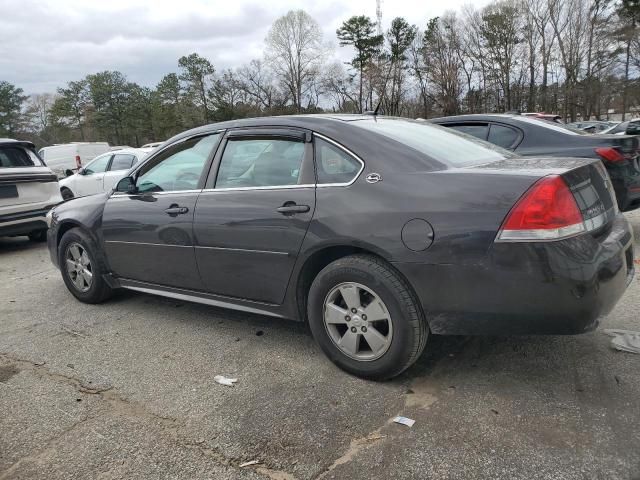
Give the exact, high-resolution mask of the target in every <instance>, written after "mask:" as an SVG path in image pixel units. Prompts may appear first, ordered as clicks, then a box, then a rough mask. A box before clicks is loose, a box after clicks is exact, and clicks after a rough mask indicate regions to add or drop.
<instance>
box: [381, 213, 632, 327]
mask: <svg viewBox="0 0 640 480" xmlns="http://www.w3.org/2000/svg"><path fill="white" fill-rule="evenodd" d="M394 265H395V266H396V268H398V269H399V270H400V271H401V272H402V273H403V274H404V275H405V276H406V277H407V278H408V280H409V281H410V282H411V284H412V285H413V287H414V289H415V290H416V293H417V294H418V297H419V298H420V301H421V303H422V306H423V309H424V311H425V314H426V316H427V320H428V322H429V326H430V328H431V331H432V332H433V333H438V334H452V335H485V334H486V335H511V334H577V333H583V332H587V331H590V330H593V329H594V328H596V327H597V325H598V322H599V320H600V318H601V317H603V316H604V315H606V314H607V313H609V312H610V311H611V310H612V309H613V307H614V306H615V304H616V303H617V301H618V300H619V299H620V297H621V296H622V294H623V293H624V291H625V290H626V288H627V286H628V285H629V283H630V282H631V280H632V278H633V275H634V267H633V265H634V264H633V235H632V233H631V230H630V228H629V224H628V223H627V221H626V219H625V218H624V217H623V216H622V215H618V216H617V217H616V220H615V221H614V223H613V225H612V227H611V229H610V230H609V231H608V232H606V233H603V234H601V235H600V236H598V237H597V238H595V237H592V236H590V235H581V236H579V237H575V238H570V239H566V240H562V241H558V242H544V243H500V244H494V245H493V246H492V248H491V251H490V252H489V254H488V256H487V258H486V260H485V261H483V262H482V263H481V264H475V265H455V264H447V265H427V264H416V263H395V264H394Z"/></svg>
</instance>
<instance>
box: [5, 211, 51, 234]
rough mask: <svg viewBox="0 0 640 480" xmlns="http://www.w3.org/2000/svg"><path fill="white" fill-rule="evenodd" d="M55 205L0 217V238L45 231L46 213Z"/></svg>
mask: <svg viewBox="0 0 640 480" xmlns="http://www.w3.org/2000/svg"><path fill="white" fill-rule="evenodd" d="M55 205H56V204H54V205H47V206H46V207H40V208H37V209H35V210H27V211H22V212H16V213H8V214H4V215H0V236H10V235H27V234H29V233H31V232H33V231H36V230H45V229H46V228H47V221H46V216H47V213H48V212H49V210H51V209H52V208H53V207H55Z"/></svg>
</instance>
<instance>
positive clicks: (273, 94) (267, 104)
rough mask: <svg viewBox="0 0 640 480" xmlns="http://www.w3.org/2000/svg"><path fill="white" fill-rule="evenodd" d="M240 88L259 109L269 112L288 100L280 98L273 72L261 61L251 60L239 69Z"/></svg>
mask: <svg viewBox="0 0 640 480" xmlns="http://www.w3.org/2000/svg"><path fill="white" fill-rule="evenodd" d="M238 78H239V80H240V88H242V89H243V90H244V92H245V93H246V94H247V95H249V97H250V98H251V99H252V101H253V102H254V103H255V104H256V107H257V108H258V109H261V110H264V111H269V110H271V108H273V106H274V105H275V104H276V103H278V102H280V103H285V102H286V100H283V99H279V98H278V89H277V88H276V86H275V82H274V79H273V74H272V72H271V71H270V70H269V69H268V68H267V67H266V65H265V64H264V62H262V61H260V60H251V62H249V64H248V65H244V66H242V67H241V68H240V69H238Z"/></svg>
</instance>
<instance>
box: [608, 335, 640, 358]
mask: <svg viewBox="0 0 640 480" xmlns="http://www.w3.org/2000/svg"><path fill="white" fill-rule="evenodd" d="M603 333H604V334H605V335H609V336H610V337H613V339H612V340H611V346H612V347H613V348H615V349H616V350H620V351H622V352H629V353H640V332H634V331H632V330H615V329H606V330H604V332H603Z"/></svg>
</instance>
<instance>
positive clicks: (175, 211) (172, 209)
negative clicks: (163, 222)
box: [164, 203, 189, 216]
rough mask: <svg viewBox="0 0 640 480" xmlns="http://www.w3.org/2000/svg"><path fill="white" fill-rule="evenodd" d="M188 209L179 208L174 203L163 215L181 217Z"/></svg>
mask: <svg viewBox="0 0 640 480" xmlns="http://www.w3.org/2000/svg"><path fill="white" fill-rule="evenodd" d="M188 211H189V209H188V208H187V207H180V206H179V205H178V204H176V203H174V204H172V205H171V206H170V207H169V208H167V209H166V210H165V211H164V213H166V214H167V215H173V216H175V215H182V214H183V213H187V212H188Z"/></svg>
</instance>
